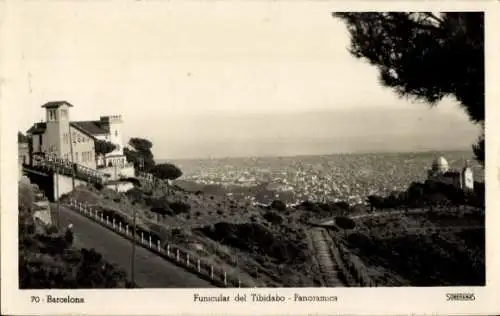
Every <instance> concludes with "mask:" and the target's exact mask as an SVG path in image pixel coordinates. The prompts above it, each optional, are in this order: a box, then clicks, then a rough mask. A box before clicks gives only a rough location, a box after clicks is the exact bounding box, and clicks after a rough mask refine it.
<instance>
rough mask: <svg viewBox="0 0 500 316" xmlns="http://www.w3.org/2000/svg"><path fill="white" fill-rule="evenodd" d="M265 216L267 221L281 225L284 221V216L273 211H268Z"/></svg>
mask: <svg viewBox="0 0 500 316" xmlns="http://www.w3.org/2000/svg"><path fill="white" fill-rule="evenodd" d="M263 217H264V219H265V220H266V221H268V222H269V223H271V224H274V225H280V224H281V223H283V217H281V216H280V215H279V214H278V213H276V212H273V211H269V212H266V213H265V214H264V215H263Z"/></svg>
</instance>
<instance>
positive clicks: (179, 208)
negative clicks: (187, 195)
mask: <svg viewBox="0 0 500 316" xmlns="http://www.w3.org/2000/svg"><path fill="white" fill-rule="evenodd" d="M168 206H169V207H170V209H171V210H172V211H173V212H174V214H181V213H188V212H189V211H190V210H191V205H189V204H188V203H184V202H170V203H168Z"/></svg>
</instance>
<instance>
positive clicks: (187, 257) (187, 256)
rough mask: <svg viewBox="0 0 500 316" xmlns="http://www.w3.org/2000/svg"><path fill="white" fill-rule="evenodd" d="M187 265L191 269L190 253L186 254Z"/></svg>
mask: <svg viewBox="0 0 500 316" xmlns="http://www.w3.org/2000/svg"><path fill="white" fill-rule="evenodd" d="M186 264H187V266H188V267H189V254H188V253H187V254H186Z"/></svg>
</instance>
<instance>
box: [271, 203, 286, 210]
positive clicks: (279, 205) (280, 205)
mask: <svg viewBox="0 0 500 316" xmlns="http://www.w3.org/2000/svg"><path fill="white" fill-rule="evenodd" d="M271 208H273V209H276V210H278V211H286V204H285V203H283V201H281V200H273V202H272V203H271Z"/></svg>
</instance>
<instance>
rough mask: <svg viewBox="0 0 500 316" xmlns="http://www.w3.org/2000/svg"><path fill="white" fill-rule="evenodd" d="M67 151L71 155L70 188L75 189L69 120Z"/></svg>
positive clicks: (69, 123) (69, 124)
mask: <svg viewBox="0 0 500 316" xmlns="http://www.w3.org/2000/svg"><path fill="white" fill-rule="evenodd" d="M68 134H69V135H68V138H69V151H70V156H71V188H72V190H74V189H75V164H74V162H73V140H72V139H71V121H70V122H68Z"/></svg>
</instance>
